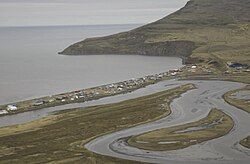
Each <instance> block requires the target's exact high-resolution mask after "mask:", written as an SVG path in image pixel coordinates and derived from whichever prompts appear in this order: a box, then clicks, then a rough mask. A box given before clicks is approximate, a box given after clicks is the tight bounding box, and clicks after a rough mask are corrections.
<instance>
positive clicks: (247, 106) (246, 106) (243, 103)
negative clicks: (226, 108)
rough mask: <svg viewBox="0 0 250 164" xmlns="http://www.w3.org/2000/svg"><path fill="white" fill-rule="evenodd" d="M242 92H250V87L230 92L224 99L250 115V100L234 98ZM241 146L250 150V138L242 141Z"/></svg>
mask: <svg viewBox="0 0 250 164" xmlns="http://www.w3.org/2000/svg"><path fill="white" fill-rule="evenodd" d="M241 91H250V85H247V86H246V87H244V88H241V89H236V90H232V91H229V92H227V93H226V94H224V96H223V98H224V100H225V101H226V102H227V103H229V104H231V105H233V106H236V107H237V108H239V109H242V110H244V111H246V112H247V113H250V100H249V99H242V98H236V97H234V95H235V94H237V93H238V92H241ZM240 144H241V145H242V146H244V147H246V148H248V149H249V148H250V136H248V137H246V138H244V139H242V140H241V141H240Z"/></svg>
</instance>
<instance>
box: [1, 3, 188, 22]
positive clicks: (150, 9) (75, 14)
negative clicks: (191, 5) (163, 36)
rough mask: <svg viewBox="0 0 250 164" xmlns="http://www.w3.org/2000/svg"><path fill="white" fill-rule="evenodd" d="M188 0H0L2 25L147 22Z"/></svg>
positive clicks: (166, 13) (175, 8) (171, 10)
mask: <svg viewBox="0 0 250 164" xmlns="http://www.w3.org/2000/svg"><path fill="white" fill-rule="evenodd" d="M186 2H187V0H0V26H56V25H96V24H145V23H149V22H153V21H155V20H157V19H160V18H162V17H164V16H166V15H168V14H170V13H172V12H174V11H176V10H178V9H179V8H181V7H183V6H184V5H185V4H186Z"/></svg>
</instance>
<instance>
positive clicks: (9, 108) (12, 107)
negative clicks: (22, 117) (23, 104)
mask: <svg viewBox="0 0 250 164" xmlns="http://www.w3.org/2000/svg"><path fill="white" fill-rule="evenodd" d="M15 110H17V107H16V106H15V105H7V111H15Z"/></svg>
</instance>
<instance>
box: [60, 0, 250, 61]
mask: <svg viewBox="0 0 250 164" xmlns="http://www.w3.org/2000/svg"><path fill="white" fill-rule="evenodd" d="M249 15H250V0H190V1H189V2H188V3H187V4H186V5H185V7H183V8H182V9H180V10H179V11H177V12H175V13H173V14H171V15H168V16H166V17H165V18H163V19H161V20H158V21H156V22H154V23H151V24H148V25H145V26H142V27H139V28H137V29H134V30H131V31H128V32H123V33H119V34H115V35H110V36H106V37H98V38H89V39H86V40H84V41H81V42H78V43H75V44H73V45H71V46H69V47H68V48H66V49H65V50H64V51H62V52H61V54H65V55H84V54H140V55H160V56H179V57H188V61H189V62H197V61H200V62H204V61H209V60H211V59H215V60H216V61H221V62H222V63H226V62H227V61H235V62H242V63H250V37H249V36H250V29H249V25H250V16H249Z"/></svg>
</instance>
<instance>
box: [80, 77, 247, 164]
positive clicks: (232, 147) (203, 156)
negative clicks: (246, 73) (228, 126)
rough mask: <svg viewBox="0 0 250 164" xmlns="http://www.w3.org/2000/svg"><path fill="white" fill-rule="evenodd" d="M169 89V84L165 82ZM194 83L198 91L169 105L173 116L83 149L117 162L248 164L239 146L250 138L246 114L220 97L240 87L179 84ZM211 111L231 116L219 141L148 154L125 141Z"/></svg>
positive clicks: (191, 119)
mask: <svg viewBox="0 0 250 164" xmlns="http://www.w3.org/2000/svg"><path fill="white" fill-rule="evenodd" d="M164 83H165V85H169V81H166V82H164ZM178 83H179V85H180V84H186V83H193V84H195V85H196V87H197V89H195V90H192V91H188V92H187V93H185V94H183V95H182V96H181V97H180V98H177V99H175V100H174V101H173V102H172V103H171V109H172V114H171V115H170V116H168V117H165V118H163V119H160V120H158V121H155V122H152V123H147V124H144V125H140V126H136V127H133V128H130V129H126V130H122V131H118V132H115V133H112V134H108V135H105V136H101V137H99V138H96V139H94V140H92V141H90V142H89V143H87V144H86V145H85V147H86V148H87V149H88V150H90V151H92V152H95V153H98V154H102V155H108V156H113V157H117V158H123V159H129V160H136V161H142V162H150V163H171V164H175V163H176V164H177V163H190V164H191V163H192V164H193V163H248V162H249V160H250V151H249V150H246V149H244V148H243V147H241V146H240V145H238V144H237V143H238V141H239V140H241V139H242V138H244V137H246V136H248V135H249V134H250V127H249V124H250V120H249V114H247V113H246V112H244V111H242V110H240V109H238V108H236V107H234V106H231V105H229V104H227V103H226V102H225V101H224V100H223V99H222V95H223V94H224V93H226V92H227V91H229V90H233V89H237V88H240V87H243V86H244V85H243V84H240V83H234V82H225V81H178ZM211 108H218V109H221V110H222V111H223V112H225V113H227V114H228V115H230V116H231V117H232V118H233V120H234V122H235V126H234V128H233V130H231V132H230V133H229V134H227V135H225V136H223V137H221V138H217V139H213V140H210V141H207V142H204V143H202V144H197V145H194V146H190V147H187V148H185V149H181V150H174V151H167V152H166V151H147V150H140V149H137V148H135V147H130V146H129V145H128V144H127V143H126V142H125V141H124V138H125V137H129V136H132V135H138V134H141V133H145V132H148V131H152V130H156V129H160V128H165V127H170V126H175V125H181V124H185V123H189V122H193V121H197V120H199V119H201V118H204V117H206V115H207V114H208V112H209V111H210V109H211Z"/></svg>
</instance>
